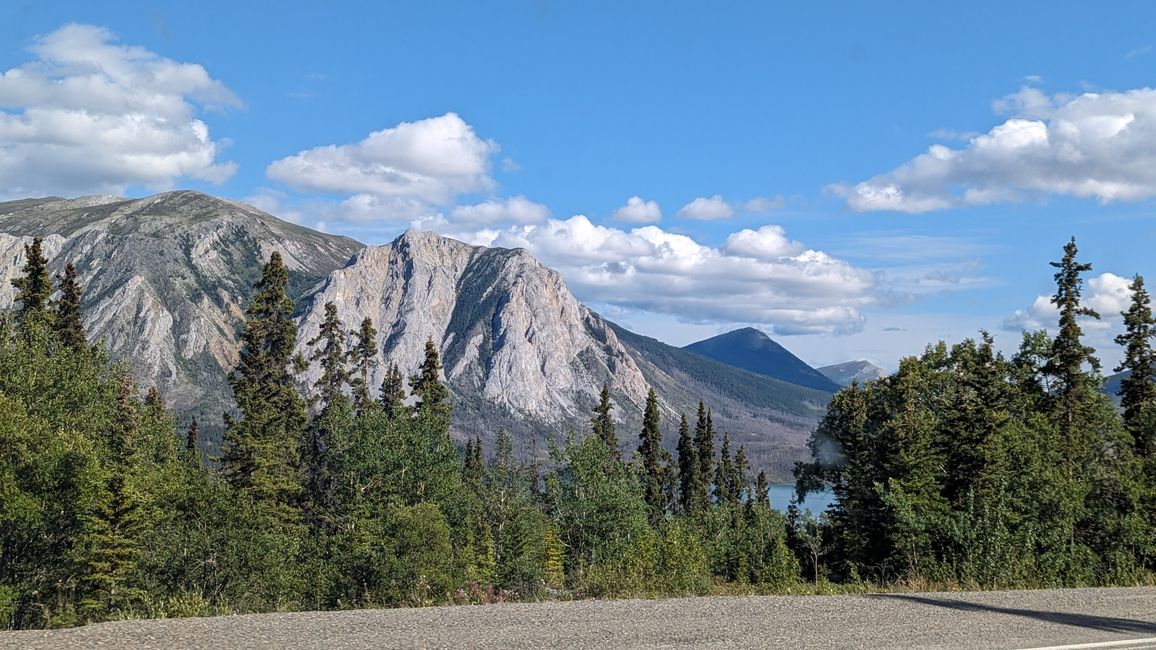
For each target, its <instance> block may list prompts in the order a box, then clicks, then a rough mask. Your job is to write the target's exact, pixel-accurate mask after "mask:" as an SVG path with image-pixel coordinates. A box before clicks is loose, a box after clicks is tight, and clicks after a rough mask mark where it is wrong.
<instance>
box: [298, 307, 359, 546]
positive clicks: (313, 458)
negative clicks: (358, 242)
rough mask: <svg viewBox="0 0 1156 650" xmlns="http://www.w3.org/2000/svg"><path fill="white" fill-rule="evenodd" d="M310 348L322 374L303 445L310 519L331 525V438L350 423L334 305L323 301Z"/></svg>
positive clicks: (340, 328)
mask: <svg viewBox="0 0 1156 650" xmlns="http://www.w3.org/2000/svg"><path fill="white" fill-rule="evenodd" d="M306 344H307V345H309V346H310V347H311V348H313V352H312V354H310V355H309V361H310V362H316V363H317V364H318V365H319V366H320V368H321V375H320V376H319V377H318V378H317V381H316V382H314V384H313V386H314V388H315V389H316V391H317V398H318V399H319V400H320V402H321V410H320V412H319V413H318V414H317V415H316V416H315V417H314V418H313V421H312V422H311V423H310V426H309V440H308V444H307V445H306V447H305V449H304V452H305V461H306V462H305V467H306V471H307V476H306V482H307V485H308V487H309V500H310V513H311V520H312V522H313V524H314V525H315V526H320V525H326V526H328V525H333V523H334V522H333V518H332V517H333V512H332V511H333V509H334V505H335V504H334V503H333V500H334V490H335V486H334V478H333V474H332V464H333V463H332V456H333V455H334V450H333V446H334V439H335V438H336V437H338V436H340V435H341V434H342V432H343V431H344V430H345V429H346V428H348V427H349V426H350V424H351V423H350V421H349V419H350V415H351V412H350V403H349V398H348V397H346V395H345V386H346V385H347V384H348V383H349V370H348V368H347V367H346V365H345V361H346V353H345V325H344V324H343V323H342V322H341V319H340V318H339V317H338V315H337V305H335V304H333V303H332V302H328V303H326V304H325V318H324V320H322V322H321V327H320V328H319V329H318V331H317V336H315V337H313V338H312V339H310V340H309V341H308V342H307V343H306Z"/></svg>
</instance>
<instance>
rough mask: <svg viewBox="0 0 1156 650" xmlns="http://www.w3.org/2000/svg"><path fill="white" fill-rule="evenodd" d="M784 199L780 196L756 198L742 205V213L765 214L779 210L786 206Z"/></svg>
mask: <svg viewBox="0 0 1156 650" xmlns="http://www.w3.org/2000/svg"><path fill="white" fill-rule="evenodd" d="M786 203H787V202H786V199H784V198H783V197H781V196H756V197H755V198H753V199H750V200H748V201H747V202H746V203H744V204H743V212H747V213H750V214H767V213H768V212H772V211H774V210H779V209H781V208H782V207H783V206H784V205H786Z"/></svg>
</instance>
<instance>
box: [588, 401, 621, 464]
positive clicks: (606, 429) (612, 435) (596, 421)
mask: <svg viewBox="0 0 1156 650" xmlns="http://www.w3.org/2000/svg"><path fill="white" fill-rule="evenodd" d="M613 408H614V406H613V404H612V403H611V401H610V384H602V392H601V393H599V394H598V405H597V406H595V407H594V418H593V419H592V420H591V421H590V423H591V425H592V428H593V432H594V435H596V436H598V438H599V439H600V440H602V442H603V443H604V444H605V445H606V448H607V449H609V450H610V452H611V454H613V455H614V456H615V457H616V458H617V457H618V434H617V433H616V432H615V431H614V418H612V417H610V410H611V409H613Z"/></svg>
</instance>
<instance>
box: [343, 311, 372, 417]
mask: <svg viewBox="0 0 1156 650" xmlns="http://www.w3.org/2000/svg"><path fill="white" fill-rule="evenodd" d="M353 336H354V342H353V349H352V350H350V351H349V361H350V363H351V364H352V367H351V368H350V380H349V385H350V388H351V389H352V393H353V408H355V409H357V412H358V413H362V412H364V411H365V408H366V407H367V406H369V405H370V404H372V403H373V398H372V397H371V396H370V388H369V374H370V373H371V372H372V371H373V369H374V368H376V367H377V330H376V329H374V327H373V319H371V318H368V317H367V318H365V319H364V320H362V321H361V327H360V328H359V329H358V330H357V331H356V332H354V333H353Z"/></svg>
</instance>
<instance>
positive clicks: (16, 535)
mask: <svg viewBox="0 0 1156 650" xmlns="http://www.w3.org/2000/svg"><path fill="white" fill-rule="evenodd" d="M26 253H27V255H26V258H27V261H26V264H25V266H24V268H23V269H22V274H21V277H19V278H18V279H17V280H16V281H15V285H16V288H17V291H18V295H17V303H18V308H17V309H16V310H15V311H14V312H13V313H11V314H8V315H7V317H6V318H5V319H4V321H3V323H2V324H0V628H30V627H53V626H66V625H76V624H83V623H87V622H92V621H99V620H107V619H115V618H126V617H142V616H151V617H156V616H190V615H207V614H215V613H228V612H256V611H270V610H294V609H330V608H353V607H373V606H388V605H425V604H436V603H488V602H498V601H504V600H533V599H541V598H578V597H591V596H614V595H648V596H649V595H663V594H687V593H695V594H697V593H709V592H712V591H752V592H782V591H788V590H802V589H816V588H822V589H827V588H835V589H837V588H865V587H870V586H887V585H899V586H905V587H913V586H914V587H918V586H921V585H939V586H963V587H981V588H994V587H1009V586H1028V587H1030V586H1046V585H1082V584H1133V583H1137V582H1149V581H1151V576H1152V575H1153V569H1154V568H1156V542H1154V535H1153V533H1154V532H1156V490H1154V489H1153V486H1154V485H1156V457H1154V456H1156V435H1154V434H1156V410H1154V409H1156V404H1154V402H1156V384H1154V376H1153V371H1152V362H1153V358H1152V357H1153V353H1152V347H1151V340H1152V336H1153V324H1154V321H1153V316H1152V312H1151V309H1150V306H1149V296H1148V294H1147V292H1146V290H1145V289H1144V284H1143V280H1142V278H1140V277H1136V278H1135V280H1134V281H1133V284H1132V290H1133V304H1132V307H1131V308H1130V309H1129V310H1128V311H1127V312H1126V313H1125V314H1124V316H1125V324H1126V332H1125V333H1124V334H1123V335H1121V336H1120V337H1119V339H1118V341H1119V343H1120V344H1121V345H1122V346H1123V347H1124V350H1125V355H1124V361H1123V363H1122V365H1121V367H1120V369H1121V370H1129V371H1131V375H1130V377H1129V378H1128V379H1126V380H1125V381H1124V383H1123V385H1122V388H1121V392H1122V409H1117V408H1116V407H1115V406H1114V404H1113V403H1112V402H1111V401H1110V400H1109V399H1108V398H1107V397H1106V396H1105V395H1103V394H1102V392H1101V391H1100V388H1101V386H1102V383H1103V379H1102V378H1101V376H1100V368H1099V364H1098V362H1097V361H1096V359H1095V357H1094V356H1093V354H1092V351H1091V349H1090V348H1088V347H1086V346H1085V344H1084V343H1083V342H1082V341H1081V330H1080V322H1081V319H1088V318H1096V317H1097V315H1096V314H1094V313H1093V312H1091V311H1090V310H1089V309H1087V308H1086V307H1085V306H1083V305H1081V303H1080V289H1081V279H1080V276H1081V274H1082V273H1084V272H1086V271H1088V270H1089V269H1090V266H1089V265H1087V264H1082V263H1080V262H1078V261H1077V259H1076V253H1077V251H1076V247H1075V243H1074V241H1073V242H1072V243H1071V244H1069V245H1068V246H1067V247H1066V248H1065V254H1064V257H1063V259H1062V261H1060V262H1057V263H1055V265H1056V266H1057V269H1058V271H1057V273H1056V281H1057V290H1056V294H1055V297H1054V302H1055V304H1056V306H1057V307H1058V309H1059V313H1060V323H1059V327H1058V328H1057V334H1056V336H1055V338H1050V337H1049V336H1048V335H1047V334H1046V333H1044V332H1035V333H1025V335H1024V339H1023V343H1022V345H1021V346H1020V349H1019V351H1018V353H1017V354H1016V355H1015V356H1014V357H1012V358H1010V359H1007V358H1004V357H1003V356H1002V355H1001V354H999V353H997V352H996V351H995V350H994V345H993V341H992V339H991V337H990V336H988V335H987V334H986V333H984V334H982V335H981V336H980V338H979V339H978V340H976V341H971V340H969V341H965V342H964V343H961V344H959V345H956V346H953V347H951V348H948V347H947V346H946V345H944V344H942V343H941V344H938V345H933V346H931V347H929V348H928V349H927V351H926V352H925V353H924V354H923V355H922V356H920V357H917V358H908V359H904V360H903V361H902V362H901V364H900V367H899V371H898V372H897V373H895V374H894V375H892V376H890V377H887V378H885V379H881V380H879V381H874V382H869V383H867V384H865V385H852V386H851V387H849V388H847V389H845V390H843V391H840V392H839V393H838V394H836V396H835V397H834V399H833V400H832V402H831V404H830V406H829V408H828V411H827V414H826V416H825V417H824V419H823V420H822V422H821V424H820V425H819V427H818V429H817V430H816V431H815V433H814V435H813V437H812V440H811V449H812V451H813V452H814V461H813V462H811V463H808V464H802V465H799V466H798V467H797V468H796V476H797V479H798V485H797V488H798V491H799V493H800V495H803V494H806V493H808V492H810V491H814V490H818V489H820V488H823V487H827V488H830V489H831V490H832V491H833V492H834V495H835V503H834V505H833V506H832V509H831V510H830V511H829V512H827V513H825V514H823V515H822V516H821V517H820V518H819V519H816V518H814V517H812V516H811V515H810V514H809V513H806V512H803V511H800V510H799V509H798V508H796V507H793V506H792V507H791V508H790V509H789V510H788V512H787V513H786V514H782V513H779V512H777V511H776V510H773V509H772V508H771V506H770V503H769V501H768V496H767V488H768V486H767V481H766V476H765V474H762V473H760V474H759V475H758V476H757V478H755V479H754V480H753V481H752V477H751V474H752V471H751V468H750V467H749V466H748V463H747V460H746V454H745V450H744V449H743V448H742V447H739V448H737V449H734V448H732V445H731V442H730V439H729V437H728V436H727V435H726V433H721V435H719V434H718V433H716V431H715V430H714V426H713V422H712V418H711V412H710V409H709V408H708V406H707V405H705V404H700V406H699V409H698V412H697V413H694V414H691V416H692V417H691V418H690V419H688V418H687V417H685V416H684V417H683V418H682V422H681V425H680V427H679V430H678V431H677V432H663V431H662V430H661V427H660V417H659V399H658V396H657V395H656V394H655V393H654V391H651V393H650V395H649V398H648V400H647V405H646V411H645V418H644V422H643V426H642V428H641V430H640V431H637V432H634V431H631V432H624V431H618V430H617V429H616V426H615V419H614V417H613V404H612V402H611V399H610V391H609V390H608V389H604V390H603V393H602V396H601V400H600V403H599V405H598V407H597V408H596V409H595V410H594V413H592V417H591V420H590V426H589V428H588V430H587V431H572V432H570V433H568V434H567V435H566V436H565V437H564V438H563V439H561V440H554V441H552V442H551V444H550V453H549V458H548V460H545V461H539V460H536V459H521V458H520V457H519V456H517V455H516V454H515V453H514V449H513V443H512V440H511V438H510V437H509V436H508V435H505V434H504V433H502V432H499V433H498V435H497V442H496V444H495V445H494V447H493V448H492V449H485V448H484V447H483V445H482V443H481V436H478V437H477V438H475V439H474V440H471V441H469V442H467V444H466V445H465V448H464V449H462V448H458V447H456V446H455V445H454V444H453V442H452V441H451V439H450V436H449V423H450V415H451V413H450V396H449V392H448V390H447V388H446V387H445V386H444V385H443V384H442V383H441V381H440V380H439V377H440V361H439V351H438V349H437V348H436V346H435V345H434V343H433V342H432V341H431V342H429V343H428V344H427V346H426V355H425V360H424V363H423V364H422V365H421V367H420V368H416V369H406V370H413V371H414V374H413V375H411V376H408V377H407V376H405V374H403V369H401V368H397V367H396V366H393V367H390V368H389V372H388V373H387V378H386V380H385V382H383V384H382V385H381V386H371V385H369V381H368V377H369V376H370V374H371V370H372V369H373V367H374V364H375V363H377V359H378V357H379V354H378V352H379V351H378V349H377V348H376V343H375V341H376V339H377V336H376V332H375V330H374V324H373V323H372V322H370V321H369V320H368V319H367V320H365V321H363V322H361V323H358V324H346V323H342V322H340V321H339V320H338V318H337V310H336V309H335V308H334V307H333V306H332V305H328V306H327V308H326V315H327V318H326V320H325V323H324V325H323V327H322V328H321V330H320V332H319V334H318V335H317V337H316V338H314V339H312V340H310V341H308V342H307V344H308V347H309V349H310V350H311V354H310V355H309V356H308V358H302V357H301V356H300V355H295V354H294V352H293V351H294V349H295V346H296V343H297V342H296V327H295V323H294V321H293V318H292V313H293V308H294V305H293V302H292V300H290V299H289V298H288V296H287V293H286V287H287V284H288V273H287V271H286V269H285V266H284V265H283V263H282V260H281V258H280V256H279V255H277V254H276V253H274V254H273V255H272V256H271V258H270V260H269V262H268V264H266V265H265V267H264V268H263V269H262V274H261V278H260V280H259V281H258V282H257V284H256V293H255V295H254V297H253V298H252V300H251V302H250V304H249V306H248V309H247V311H246V314H245V316H246V319H245V323H244V326H243V330H242V332H241V343H242V348H241V356H240V362H239V365H238V367H237V368H236V370H235V371H234V373H233V374H232V375H231V376H230V378H229V381H230V384H231V386H232V389H233V395H234V398H235V401H236V407H237V408H236V411H235V412H234V413H232V414H230V416H229V417H228V418H227V419H226V430H225V434H224V443H223V446H222V452H221V455H220V457H216V458H205V457H203V454H202V453H201V451H199V450H200V449H201V447H202V445H199V444H198V431H197V423H196V421H195V420H194V421H191V422H188V423H184V422H182V423H179V424H178V423H177V422H176V421H175V420H174V417H173V416H172V415H171V414H170V413H168V412H166V410H165V408H164V405H163V399H162V396H160V395H159V394H157V392H156V391H155V390H149V391H147V392H145V391H142V390H141V388H140V387H137V386H134V385H133V383H132V381H131V380H130V378H129V376H128V374H127V372H126V370H125V369H124V368H123V367H121V366H119V365H117V364H115V363H113V362H111V361H110V359H109V358H108V357H107V355H106V354H105V353H104V352H103V351H102V350H101V347H100V345H99V343H97V344H95V345H94V344H92V343H91V342H89V341H87V340H86V339H85V333H84V329H83V327H82V325H81V323H82V319H81V316H82V315H81V313H80V296H81V291H82V287H81V278H78V277H77V275H76V272H75V270H74V269H73V268H72V267H71V266H69V267H67V269H66V271H65V272H64V273H63V274H62V275H60V276H58V277H57V278H55V283H54V281H53V278H52V277H51V276H50V275H49V273H48V271H47V263H46V260H45V259H44V257H43V254H42V251H41V249H40V243H39V241H35V242H34V243H33V244H31V245H30V246H28V247H27V248H26ZM54 296H55V297H54ZM351 326H352V327H351ZM307 364H315V367H317V368H318V369H320V371H321V373H320V378H319V379H318V380H317V382H316V383H315V385H313V386H308V387H302V386H300V380H299V377H300V376H301V373H302V371H303V369H305V368H306V367H307ZM142 394H144V395H145V396H144V397H143V398H142V397H141V395H142ZM1121 410H1122V414H1121V412H1120V411H1121ZM668 435H669V436H670V437H671V439H673V436H675V435H676V436H677V447H676V450H675V453H674V454H671V453H670V452H668V451H667V450H666V449H665V448H664V446H663V444H662V443H663V439H664V437H666V436H668ZM622 436H629V437H630V438H631V439H636V440H637V448H636V451H635V453H634V454H633V456H632V459H631V460H630V461H629V462H626V461H624V459H623V458H622V457H621V456H620V455H619V452H618V449H619V447H620V445H619V441H620V437H622ZM839 585H843V586H844V587H840V586H839Z"/></svg>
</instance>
